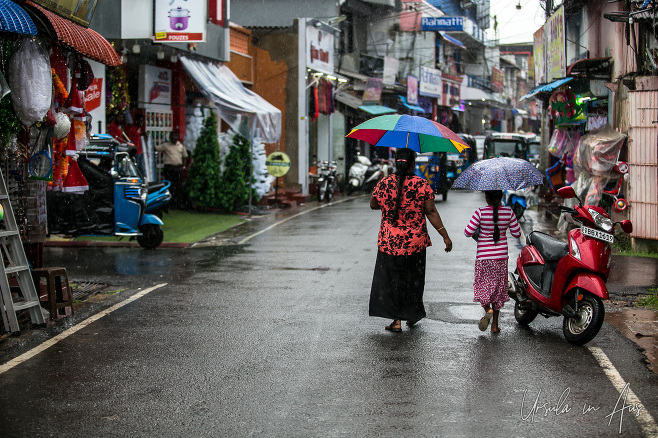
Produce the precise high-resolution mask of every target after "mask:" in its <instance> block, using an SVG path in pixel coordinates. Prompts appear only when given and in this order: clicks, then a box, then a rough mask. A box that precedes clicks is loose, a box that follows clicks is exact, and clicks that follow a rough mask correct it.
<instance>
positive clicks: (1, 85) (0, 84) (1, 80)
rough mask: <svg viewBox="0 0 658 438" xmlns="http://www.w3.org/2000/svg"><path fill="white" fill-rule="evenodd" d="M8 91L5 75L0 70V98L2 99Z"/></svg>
mask: <svg viewBox="0 0 658 438" xmlns="http://www.w3.org/2000/svg"><path fill="white" fill-rule="evenodd" d="M10 91H11V89H10V88H9V84H8V83H7V81H6V80H5V75H3V74H2V72H1V71H0V99H2V98H3V97H5V96H6V95H7V94H9V92H10Z"/></svg>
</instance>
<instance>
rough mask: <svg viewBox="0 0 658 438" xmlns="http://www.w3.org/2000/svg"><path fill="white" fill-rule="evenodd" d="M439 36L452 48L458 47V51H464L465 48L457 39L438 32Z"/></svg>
mask: <svg viewBox="0 0 658 438" xmlns="http://www.w3.org/2000/svg"><path fill="white" fill-rule="evenodd" d="M439 35H440V36H441V38H442V39H443V40H444V41H445V42H447V43H449V44H452V45H453V46H456V47H459V48H460V49H464V50H465V49H466V46H465V45H464V44H463V43H462V42H461V41H459V40H458V39H457V38H453V37H451V36H450V35H448V34H447V33H445V32H439Z"/></svg>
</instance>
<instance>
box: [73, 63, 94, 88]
mask: <svg viewBox="0 0 658 438" xmlns="http://www.w3.org/2000/svg"><path fill="white" fill-rule="evenodd" d="M75 77H76V80H77V82H78V90H80V91H85V90H86V89H87V88H89V86H90V85H91V83H92V82H94V71H93V70H92V69H91V65H89V63H88V62H87V61H85V60H84V59H80V62H79V65H78V70H77V72H76V75H75Z"/></svg>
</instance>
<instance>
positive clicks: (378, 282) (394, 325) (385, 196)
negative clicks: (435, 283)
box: [369, 148, 452, 332]
mask: <svg viewBox="0 0 658 438" xmlns="http://www.w3.org/2000/svg"><path fill="white" fill-rule="evenodd" d="M395 163H396V168H397V173H395V174H394V175H390V176H388V177H386V178H384V179H382V180H381V181H380V182H379V183H378V184H377V186H376V187H375V189H374V191H373V193H372V197H371V198H370V208H372V209H373V210H381V211H382V218H381V224H380V227H379V237H378V240H377V247H378V252H377V261H376V263H375V272H374V275H373V279H372V288H371V290H370V309H369V314H370V316H379V317H382V318H390V319H393V322H391V323H390V324H389V325H387V326H386V327H385V328H386V330H389V331H392V332H401V331H402V327H401V321H402V320H406V321H407V325H408V326H410V327H411V326H413V325H414V324H416V323H417V322H418V321H419V320H421V319H422V318H424V317H425V306H424V305H423V292H424V290H425V261H426V253H425V251H426V248H427V247H428V246H431V245H432V242H431V241H430V236H429V234H428V232H427V222H426V221H425V218H426V217H427V219H429V221H430V223H431V224H432V226H433V227H434V228H435V229H436V231H437V232H438V233H439V234H440V235H441V237H443V243H444V244H445V251H446V252H450V251H451V250H452V241H451V240H450V237H448V232H447V230H446V229H445V227H444V226H443V222H442V221H441V216H440V215H439V212H438V211H437V210H436V206H435V205H434V192H433V191H432V188H431V187H430V185H429V184H428V182H427V181H426V180H425V179H423V178H420V177H417V176H415V175H414V169H415V167H416V153H415V152H414V151H412V150H411V149H407V148H404V149H398V150H397V152H396V160H395Z"/></svg>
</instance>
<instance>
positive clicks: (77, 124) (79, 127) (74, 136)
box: [66, 115, 87, 156]
mask: <svg viewBox="0 0 658 438" xmlns="http://www.w3.org/2000/svg"><path fill="white" fill-rule="evenodd" d="M85 120H86V118H85V116H83V115H75V116H73V120H72V121H71V130H70V131H69V137H68V140H67V142H66V155H68V156H75V155H77V154H78V152H80V151H82V150H83V149H84V148H85V146H86V143H87V127H86V125H85Z"/></svg>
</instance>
